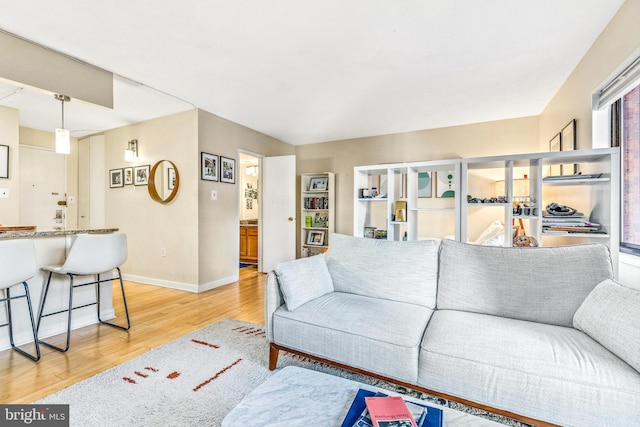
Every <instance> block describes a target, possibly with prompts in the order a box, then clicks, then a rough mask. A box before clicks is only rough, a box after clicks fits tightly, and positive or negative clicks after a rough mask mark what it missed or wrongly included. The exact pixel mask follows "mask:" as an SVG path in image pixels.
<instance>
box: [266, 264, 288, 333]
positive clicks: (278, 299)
mask: <svg viewBox="0 0 640 427" xmlns="http://www.w3.org/2000/svg"><path fill="white" fill-rule="evenodd" d="M283 304H284V297H283V296H282V291H280V284H279V283H278V278H277V277H276V273H275V272H273V271H270V272H269V274H268V275H267V283H266V285H265V295H264V325H265V327H266V330H267V339H268V340H269V342H273V313H274V312H275V311H276V310H277V309H278V307H280V306H281V305H283Z"/></svg>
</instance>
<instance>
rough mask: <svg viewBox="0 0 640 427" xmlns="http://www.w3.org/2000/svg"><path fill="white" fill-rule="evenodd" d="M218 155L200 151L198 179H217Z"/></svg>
mask: <svg viewBox="0 0 640 427" xmlns="http://www.w3.org/2000/svg"><path fill="white" fill-rule="evenodd" d="M218 161H219V159H218V156H216V155H215V154H209V153H204V152H200V179H203V180H205V181H217V180H218Z"/></svg>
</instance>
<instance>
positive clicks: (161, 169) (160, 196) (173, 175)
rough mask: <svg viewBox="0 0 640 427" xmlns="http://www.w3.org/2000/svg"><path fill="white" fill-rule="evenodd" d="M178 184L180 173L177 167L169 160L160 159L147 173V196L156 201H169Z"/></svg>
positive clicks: (176, 192) (176, 191)
mask: <svg viewBox="0 0 640 427" xmlns="http://www.w3.org/2000/svg"><path fill="white" fill-rule="evenodd" d="M179 186H180V175H179V174H178V168H177V167H176V165H174V164H173V162H172V161H170V160H160V161H159V162H157V163H156V164H155V165H153V168H151V173H150V174H149V184H148V186H147V188H148V189H149V196H151V198H152V199H153V200H155V201H156V202H158V203H169V202H170V201H172V200H173V199H174V198H175V197H176V194H178V187H179Z"/></svg>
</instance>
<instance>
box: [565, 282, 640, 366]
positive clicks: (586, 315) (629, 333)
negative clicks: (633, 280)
mask: <svg viewBox="0 0 640 427" xmlns="http://www.w3.org/2000/svg"><path fill="white" fill-rule="evenodd" d="M573 326H574V327H575V328H576V329H580V330H581V331H582V332H584V333H586V334H587V335H589V336H590V337H591V338H593V339H594V340H596V341H598V342H599V343H600V344H602V346H603V347H605V348H606V349H607V350H609V351H610V352H612V353H614V354H615V355H616V356H618V357H619V358H620V359H622V360H624V361H625V362H627V363H628V364H629V365H631V366H632V367H633V368H634V369H635V370H636V371H638V372H640V292H638V291H636V290H634V289H631V288H627V287H625V286H622V285H620V284H618V283H616V282H614V281H613V280H611V279H607V280H604V281H602V282H601V283H600V284H598V286H596V287H595V288H594V289H593V291H592V292H591V293H590V294H589V295H588V296H587V298H586V299H585V300H584V302H583V303H582V305H581V306H580V308H579V309H578V311H576V314H575V315H574V316H573Z"/></svg>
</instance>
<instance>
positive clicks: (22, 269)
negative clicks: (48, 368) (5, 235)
mask: <svg viewBox="0 0 640 427" xmlns="http://www.w3.org/2000/svg"><path fill="white" fill-rule="evenodd" d="M36 271H37V268H36V254H35V250H34V248H33V242H32V241H30V240H19V239H18V240H6V241H1V242H0V290H2V291H3V292H2V294H3V298H1V299H0V302H4V303H5V308H6V313H7V323H3V324H2V325H0V327H4V326H8V327H9V342H10V343H11V348H13V349H14V350H15V351H17V352H18V353H20V354H22V355H24V356H27V357H28V358H29V359H31V360H33V361H35V362H37V361H38V360H40V346H39V345H38V335H37V332H36V325H35V322H34V320H33V308H32V306H31V297H30V296H29V286H28V285H27V280H29V279H30V278H32V277H33V276H35V274H36ZM20 283H22V286H23V287H24V294H23V295H18V296H11V288H12V287H13V286H17V285H19V284H20ZM20 298H26V300H27V307H28V309H29V320H30V321H31V332H32V334H33V343H34V345H35V355H32V354H29V353H27V352H26V351H24V350H22V349H21V348H19V347H18V346H16V345H15V342H14V340H13V316H12V314H11V301H13V300H17V299H20Z"/></svg>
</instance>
